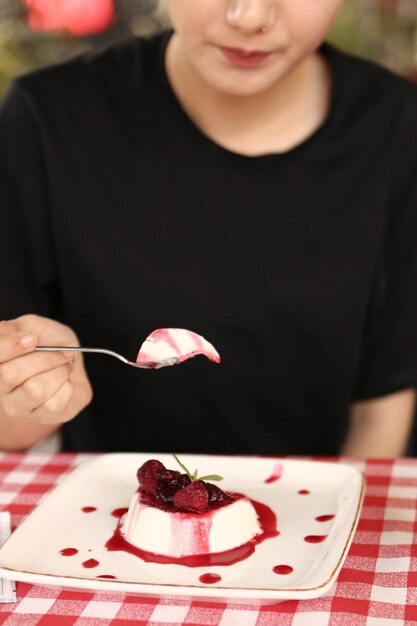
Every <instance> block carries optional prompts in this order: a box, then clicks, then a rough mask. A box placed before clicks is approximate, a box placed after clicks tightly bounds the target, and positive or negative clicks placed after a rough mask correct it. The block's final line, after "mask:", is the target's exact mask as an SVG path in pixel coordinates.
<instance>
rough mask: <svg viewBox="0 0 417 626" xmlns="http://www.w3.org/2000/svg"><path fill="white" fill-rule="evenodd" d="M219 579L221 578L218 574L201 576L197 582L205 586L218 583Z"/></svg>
mask: <svg viewBox="0 0 417 626" xmlns="http://www.w3.org/2000/svg"><path fill="white" fill-rule="evenodd" d="M221 579H222V577H221V576H219V575H218V574H201V576H200V578H199V579H198V580H199V581H200V582H202V583H205V584H206V585H212V584H213V583H218V582H219V580H221Z"/></svg>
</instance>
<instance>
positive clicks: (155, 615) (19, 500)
mask: <svg viewBox="0 0 417 626" xmlns="http://www.w3.org/2000/svg"><path fill="white" fill-rule="evenodd" d="M86 458H87V456H86V455H80V454H79V455H72V454H36V455H35V454H28V455H22V454H10V453H0V510H6V511H10V513H11V515H12V522H13V527H15V526H16V525H18V524H19V523H20V522H21V520H22V519H23V517H25V516H26V515H27V514H28V513H30V511H31V510H32V509H33V508H34V507H35V506H36V504H37V503H38V502H39V500H40V498H41V497H42V496H43V495H44V494H45V493H47V492H48V491H50V490H51V489H53V487H54V486H55V485H56V484H57V482H58V481H60V480H61V479H62V478H63V477H64V476H65V475H66V474H68V473H69V472H70V471H71V470H72V469H73V468H74V467H75V466H76V465H78V464H79V463H80V462H81V461H83V460H85V459H86ZM328 460H330V459H328ZM331 460H336V459H331ZM340 460H342V461H344V462H347V463H351V464H353V465H355V466H356V467H357V468H358V469H360V470H361V471H363V472H364V474H365V477H366V485H367V486H366V492H365V501H364V507H363V511H362V515H361V519H360V521H359V525H358V529H357V531H356V534H355V537H354V540H353V543H352V546H351V548H350V551H349V554H348V556H347V559H346V561H345V564H344V566H343V569H342V571H341V573H340V575H339V577H338V579H337V582H336V583H335V584H334V585H333V587H332V589H331V590H330V591H329V592H328V593H327V594H326V595H324V596H322V597H321V598H317V599H314V600H301V601H294V600H291V601H287V602H280V603H278V604H275V605H266V606H259V605H257V604H256V603H254V604H251V605H247V604H245V605H239V604H236V603H233V604H231V603H223V604H213V603H209V602H200V601H190V600H185V599H178V598H174V597H169V596H164V597H161V598H160V599H144V598H138V597H133V596H127V595H124V594H120V593H111V594H109V593H93V592H91V593H90V592H76V591H69V590H64V589H62V588H60V587H53V586H38V585H35V586H33V585H29V584H24V583H17V602H16V603H13V604H0V626H3V625H4V626H107V625H108V626H127V625H128V624H136V626H148V625H149V626H182V625H184V626H185V625H187V626H209V625H210V626H400V625H403V624H406V625H410V626H412V625H414V626H417V506H416V505H417V460H416V459H401V460H398V461H394V462H391V461H358V460H349V459H340Z"/></svg>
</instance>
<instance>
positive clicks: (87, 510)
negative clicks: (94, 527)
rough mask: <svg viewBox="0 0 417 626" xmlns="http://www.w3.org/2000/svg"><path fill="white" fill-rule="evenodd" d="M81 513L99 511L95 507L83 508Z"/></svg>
mask: <svg viewBox="0 0 417 626" xmlns="http://www.w3.org/2000/svg"><path fill="white" fill-rule="evenodd" d="M81 511H82V512H83V513H93V512H94V511H97V509H96V507H95V506H83V508H82V509H81Z"/></svg>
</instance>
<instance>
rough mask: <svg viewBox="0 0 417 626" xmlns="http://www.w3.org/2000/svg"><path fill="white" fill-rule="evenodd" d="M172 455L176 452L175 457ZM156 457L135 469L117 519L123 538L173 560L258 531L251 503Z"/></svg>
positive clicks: (222, 547) (223, 547) (227, 545)
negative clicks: (132, 490)
mask: <svg viewBox="0 0 417 626" xmlns="http://www.w3.org/2000/svg"><path fill="white" fill-rule="evenodd" d="M174 456H175V455H174ZM175 458H176V460H177V461H178V463H179V464H180V465H181V467H182V468H183V469H184V470H185V472H184V473H181V472H179V471H175V470H171V469H167V468H165V466H164V465H163V464H162V463H161V462H160V461H157V460H154V459H152V460H150V461H147V462H146V463H144V464H143V465H142V466H141V467H140V468H139V469H138V472H137V477H138V482H139V487H138V489H137V490H136V492H135V493H134V495H133V497H132V500H131V503H130V506H129V509H128V511H127V513H126V514H125V515H124V516H123V518H122V519H121V522H120V533H121V535H122V537H123V538H124V539H125V540H126V541H127V542H129V543H130V544H132V545H133V546H135V547H136V548H139V549H140V550H144V551H146V552H151V553H154V554H160V555H166V556H170V557H173V558H181V557H185V556H194V555H201V554H213V553H219V552H225V551H228V550H232V549H233V548H236V547H238V546H241V545H242V544H245V543H247V542H248V541H251V540H252V539H254V538H255V537H257V536H258V535H260V534H261V533H262V528H261V525H260V522H259V519H258V515H257V512H256V510H255V508H254V506H253V504H252V502H251V501H250V500H249V499H248V498H247V497H245V496H243V495H240V494H234V493H228V492H225V491H223V490H222V489H220V488H219V487H218V486H216V485H214V484H212V482H210V481H212V480H221V476H216V475H211V476H202V477H200V478H199V477H198V475H197V471H195V472H194V473H193V474H191V473H190V472H189V471H188V469H187V468H186V467H185V466H184V465H182V463H181V462H180V461H179V460H178V458H177V457H175Z"/></svg>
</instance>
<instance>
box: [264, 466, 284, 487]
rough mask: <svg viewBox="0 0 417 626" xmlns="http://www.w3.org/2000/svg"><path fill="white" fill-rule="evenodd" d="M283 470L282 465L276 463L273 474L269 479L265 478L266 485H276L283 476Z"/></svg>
mask: <svg viewBox="0 0 417 626" xmlns="http://www.w3.org/2000/svg"><path fill="white" fill-rule="evenodd" d="M282 470H283V466H282V463H276V464H275V465H274V467H273V470H272V474H271V475H270V476H269V477H268V478H265V480H264V483H274V482H275V481H277V480H279V479H280V478H281V476H282Z"/></svg>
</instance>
